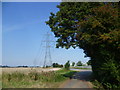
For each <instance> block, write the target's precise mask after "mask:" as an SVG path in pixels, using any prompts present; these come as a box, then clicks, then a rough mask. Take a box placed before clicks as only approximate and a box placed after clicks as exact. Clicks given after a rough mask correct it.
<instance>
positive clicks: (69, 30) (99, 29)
mask: <svg viewBox="0 0 120 90" xmlns="http://www.w3.org/2000/svg"><path fill="white" fill-rule="evenodd" d="M118 6H119V5H118V3H115V2H109V3H108V2H107V3H100V2H99V3H93V2H92V3H88V2H84V3H80V2H79V3H78V2H67V3H66V2H62V3H61V4H60V5H58V6H57V8H59V11H58V12H57V13H56V14H54V13H51V16H50V18H49V21H47V22H46V23H47V24H48V25H49V26H50V28H51V31H52V32H53V33H54V34H55V37H57V38H58V39H57V44H56V47H57V48H59V47H62V48H66V49H69V48H70V47H73V48H76V47H79V48H82V49H83V50H84V53H85V54H86V56H88V57H90V58H91V65H92V70H93V74H94V76H95V77H96V78H97V79H98V80H99V81H101V82H102V83H110V84H111V85H112V87H114V85H117V86H118V85H120V69H119V68H120V57H119V53H120V18H119V17H120V13H119V10H120V9H119V8H118ZM107 63H108V64H109V65H112V66H114V69H110V68H108V67H109V65H107ZM106 67H107V68H106ZM114 72H117V73H114ZM114 74H116V75H114ZM105 75H109V76H108V77H104V76H105ZM104 86H105V85H104ZM106 86H107V85H106Z"/></svg>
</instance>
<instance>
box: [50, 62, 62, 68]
mask: <svg viewBox="0 0 120 90" xmlns="http://www.w3.org/2000/svg"><path fill="white" fill-rule="evenodd" d="M52 66H53V67H60V68H61V67H63V65H60V64H58V63H53V64H52Z"/></svg>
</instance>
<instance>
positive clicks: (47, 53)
mask: <svg viewBox="0 0 120 90" xmlns="http://www.w3.org/2000/svg"><path fill="white" fill-rule="evenodd" d="M50 36H51V34H50V33H49V32H47V34H46V40H45V41H44V42H45V43H46V45H45V57H44V65H43V67H47V66H52V59H51V51H50V48H51V45H50V43H51V42H52V41H50Z"/></svg>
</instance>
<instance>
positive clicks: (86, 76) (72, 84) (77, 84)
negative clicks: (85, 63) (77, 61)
mask: <svg viewBox="0 0 120 90" xmlns="http://www.w3.org/2000/svg"><path fill="white" fill-rule="evenodd" d="M74 70H75V69H74ZM77 71H80V72H77V73H75V75H74V76H73V77H72V79H70V80H67V81H65V82H64V83H63V84H62V85H61V86H60V88H93V85H92V84H91V83H90V81H89V80H90V75H91V74H92V70H83V69H82V70H81V69H77Z"/></svg>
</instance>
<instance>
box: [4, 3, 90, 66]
mask: <svg viewBox="0 0 120 90" xmlns="http://www.w3.org/2000/svg"><path fill="white" fill-rule="evenodd" d="M58 4H59V2H34V3H33V2H3V3H2V25H3V29H2V45H3V47H2V49H3V51H2V53H3V59H2V64H3V65H12V66H15V65H34V61H35V59H36V61H35V62H36V64H37V65H42V64H43V61H44V55H45V54H44V53H45V48H44V46H45V45H44V42H41V41H44V40H45V34H46V32H47V31H50V28H49V26H47V25H46V24H45V21H47V20H48V19H49V16H50V12H54V13H55V12H57V11H58V10H59V9H58V8H56V5H58ZM51 34H52V36H51V39H52V40H56V39H55V38H54V35H53V33H51ZM52 46H53V48H51V56H52V61H53V62H58V63H60V64H64V63H66V61H67V60H70V61H71V62H72V61H74V62H78V61H79V60H81V61H82V62H83V63H85V62H86V61H88V60H89V58H84V53H83V50H82V49H72V48H70V49H69V50H66V49H62V48H59V49H56V48H54V46H55V45H53V44H52ZM39 50H40V51H39ZM38 51H39V52H38Z"/></svg>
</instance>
